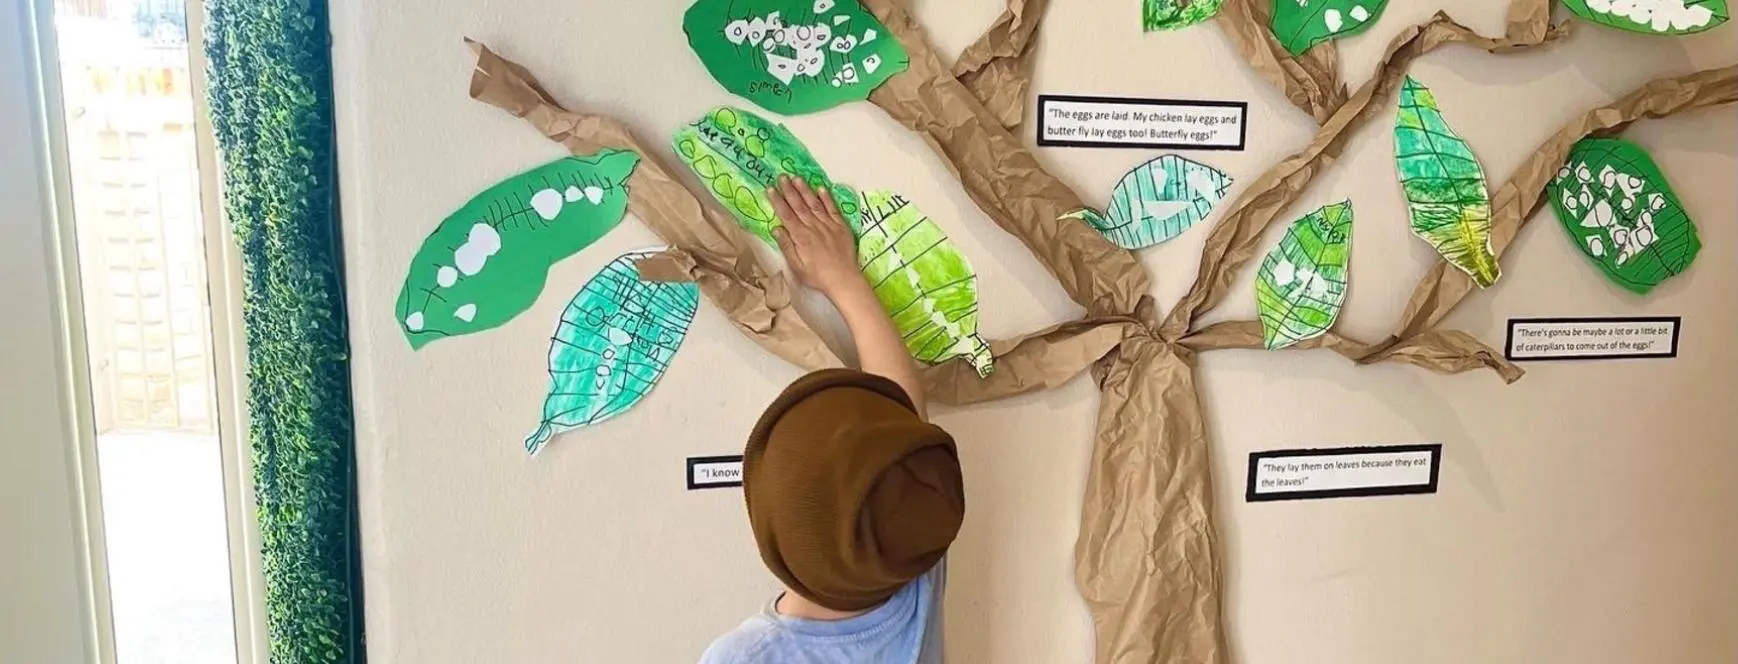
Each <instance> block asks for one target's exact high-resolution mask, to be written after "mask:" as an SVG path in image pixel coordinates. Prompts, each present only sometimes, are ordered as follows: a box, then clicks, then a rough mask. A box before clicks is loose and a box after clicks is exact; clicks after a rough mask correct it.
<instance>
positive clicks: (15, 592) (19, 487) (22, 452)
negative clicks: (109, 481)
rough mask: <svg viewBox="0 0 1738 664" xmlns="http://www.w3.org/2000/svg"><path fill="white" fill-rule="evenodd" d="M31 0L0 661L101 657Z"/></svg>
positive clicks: (10, 190) (1, 559) (1, 282)
mask: <svg viewBox="0 0 1738 664" xmlns="http://www.w3.org/2000/svg"><path fill="white" fill-rule="evenodd" d="M28 4H29V3H26V2H19V1H18V0H0V234H3V236H4V237H5V238H6V241H5V242H0V311H4V312H6V332H5V333H4V335H0V458H4V459H5V461H4V462H3V463H0V660H4V661H8V662H31V663H32V664H37V663H40V664H75V663H80V662H96V661H98V660H97V652H96V635H95V630H96V624H95V614H94V612H93V611H92V609H91V606H92V601H91V599H90V597H91V595H90V576H89V574H90V569H89V567H88V566H87V565H86V564H85V559H86V555H85V551H86V548H85V543H84V540H83V537H84V535H83V532H84V529H83V526H82V524H83V512H82V510H83V507H82V503H81V502H80V496H81V493H80V488H79V483H78V481H77V475H76V473H75V472H74V470H73V468H74V465H75V463H76V454H75V452H74V450H75V449H76V447H75V446H74V445H73V443H72V440H73V434H74V432H73V429H72V426H71V423H72V418H71V416H70V414H71V413H72V404H71V403H70V399H69V395H70V391H69V388H68V374H67V372H66V370H65V369H64V367H63V363H62V361H61V360H62V358H64V357H67V356H68V355H67V349H66V344H65V343H64V342H63V339H64V338H65V336H64V332H63V328H62V326H61V324H60V316H61V311H60V306H59V301H60V297H61V296H60V293H59V285H58V282H59V274H60V268H59V264H58V263H57V262H56V260H55V259H54V256H55V250H54V248H53V247H54V245H53V244H52V242H51V239H50V238H52V237H53V235H54V230H53V229H54V224H53V223H52V216H51V210H53V206H52V201H51V198H50V189H49V187H48V181H47V178H46V177H45V176H44V173H45V172H46V171H47V164H48V159H47V156H46V152H45V150H44V148H46V147H47V139H46V138H45V136H46V128H45V126H44V124H43V121H42V116H41V115H40V106H39V104H40V103H41V100H40V99H39V98H38V95H37V85H38V84H37V81H36V72H35V69H36V65H35V57H36V56H35V50H34V49H35V45H36V41H35V39H34V38H32V37H31V36H30V25H31V14H30V13H29V8H28Z"/></svg>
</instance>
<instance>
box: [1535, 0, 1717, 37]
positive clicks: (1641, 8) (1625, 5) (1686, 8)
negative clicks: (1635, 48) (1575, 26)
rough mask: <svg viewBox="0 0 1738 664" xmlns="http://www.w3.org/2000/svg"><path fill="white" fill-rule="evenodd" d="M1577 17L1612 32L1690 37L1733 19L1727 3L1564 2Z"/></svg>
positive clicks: (1692, 0) (1690, 0) (1673, 0)
mask: <svg viewBox="0 0 1738 664" xmlns="http://www.w3.org/2000/svg"><path fill="white" fill-rule="evenodd" d="M1563 6H1565V7H1568V8H1569V11H1570V12H1571V13H1573V14H1575V15H1576V16H1579V17H1581V18H1582V19H1584V20H1586V21H1588V22H1590V23H1596V24H1599V25H1603V26H1605V27H1608V28H1617V29H1619V30H1627V31H1629V32H1639V33H1642V34H1648V35H1689V34H1695V33H1698V32H1703V31H1706V30H1712V29H1714V28H1715V27H1718V26H1719V25H1720V24H1722V23H1725V22H1726V20H1727V19H1728V18H1730V17H1731V15H1732V14H1731V10H1730V8H1729V7H1728V6H1727V3H1726V0H1563Z"/></svg>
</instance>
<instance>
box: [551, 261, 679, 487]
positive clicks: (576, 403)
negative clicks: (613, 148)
mask: <svg viewBox="0 0 1738 664" xmlns="http://www.w3.org/2000/svg"><path fill="white" fill-rule="evenodd" d="M655 253H657V252H656V251H636V252H630V253H627V254H624V255H622V256H621V257H620V258H617V259H615V260H613V261H610V263H609V264H608V265H605V266H604V268H603V269H602V270H600V271H599V272H598V273H597V276H594V277H592V278H591V280H590V281H587V282H585V286H584V287H582V288H580V289H579V292H578V293H575V294H574V296H573V299H572V300H571V301H569V302H568V303H567V309H566V310H564V311H562V313H561V323H560V324H559V325H557V326H556V328H555V336H554V337H551V339H550V344H549V394H548V396H547V397H545V398H544V401H543V421H542V422H541V423H540V424H539V425H538V427H537V431H536V432H534V433H532V434H531V435H530V436H527V437H526V438H525V451H526V453H529V454H537V453H538V452H541V451H542V450H543V448H544V446H545V445H547V444H548V443H549V440H550V439H551V438H553V437H555V436H557V435H560V434H562V433H564V432H567V431H570V430H573V429H576V428H579V427H583V426H588V425H592V424H597V423H599V422H602V421H604V420H607V419H609V418H611V417H615V416H616V415H619V414H621V413H622V412H623V411H625V410H627V409H629V408H632V407H633V406H634V404H637V403H639V402H640V400H641V399H643V398H645V396H646V393H648V392H651V391H652V387H653V386H655V385H657V383H658V379H660V378H663V376H664V370H665V369H666V368H668V367H669V366H670V360H671V359H673V358H674V357H675V356H676V350H677V349H678V348H680V347H681V346H682V340H683V339H684V338H686V337H687V335H688V325H689V324H690V323H692V322H693V321H694V312H696V311H698V310H699V308H700V287H699V286H697V285H695V284H693V283H676V282H654V281H642V280H640V272H639V269H638V268H637V267H636V266H635V263H636V262H637V261H639V260H640V259H642V258H645V257H648V256H652V255H654V254H655Z"/></svg>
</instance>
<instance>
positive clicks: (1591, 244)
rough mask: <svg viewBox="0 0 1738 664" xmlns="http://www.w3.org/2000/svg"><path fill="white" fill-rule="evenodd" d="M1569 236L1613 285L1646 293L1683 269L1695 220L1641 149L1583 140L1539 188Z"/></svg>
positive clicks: (1694, 240) (1694, 243)
mask: <svg viewBox="0 0 1738 664" xmlns="http://www.w3.org/2000/svg"><path fill="white" fill-rule="evenodd" d="M1546 195H1547V196H1549V197H1550V199H1551V207H1552V209H1553V210H1554V211H1556V213H1557V220H1558V221H1559V222H1561V223H1562V225H1563V230H1565V231H1567V232H1568V233H1569V238H1570V240H1572V241H1574V242H1575V246H1576V247H1578V248H1580V249H1581V253H1582V254H1585V255H1586V256H1587V259H1588V260H1589V261H1592V262H1593V264H1594V265H1595V266H1596V267H1598V268H1599V271H1600V272H1603V273H1605V276H1606V277H1607V278H1609V279H1611V281H1612V282H1613V283H1616V284H1617V285H1619V286H1622V287H1624V288H1627V289H1629V290H1630V291H1633V292H1635V293H1637V294H1641V295H1646V294H1647V293H1648V291H1650V290H1653V287H1654V286H1658V285H1659V284H1660V283H1661V282H1664V281H1665V280H1667V279H1670V278H1672V277H1674V276H1677V275H1678V274H1680V273H1682V272H1683V271H1684V270H1687V269H1689V268H1690V263H1691V262H1693V261H1695V260H1696V255H1697V254H1698V253H1700V252H1701V250H1702V240H1701V238H1700V237H1698V236H1697V234H1696V225H1695V224H1694V223H1692V222H1691V221H1690V216H1689V214H1688V213H1686V212H1685V211H1684V204H1683V203H1682V202H1681V201H1679V200H1678V196H1677V194H1675V193H1672V187H1671V184H1669V183H1668V182H1666V176H1665V174H1664V173H1661V172H1660V168H1659V166H1658V165H1656V164H1654V160H1653V158H1652V157H1649V156H1648V153H1647V151H1646V150H1643V149H1642V148H1641V146H1639V145H1636V144H1634V143H1631V142H1629V141H1625V140H1622V139H1616V138H1586V139H1582V140H1581V141H1580V142H1578V143H1576V144H1575V147H1574V148H1572V149H1570V151H1569V159H1568V160H1567V161H1566V162H1564V164H1563V168H1561V169H1559V170H1558V171H1557V177H1556V178H1555V179H1553V180H1552V181H1551V185H1550V187H1549V188H1547V190H1546Z"/></svg>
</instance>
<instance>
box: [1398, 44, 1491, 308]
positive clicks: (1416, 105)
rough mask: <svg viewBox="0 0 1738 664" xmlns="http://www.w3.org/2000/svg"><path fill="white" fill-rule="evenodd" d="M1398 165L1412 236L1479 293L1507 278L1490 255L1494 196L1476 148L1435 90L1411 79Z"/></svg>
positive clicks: (1405, 92)
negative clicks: (1454, 125)
mask: <svg viewBox="0 0 1738 664" xmlns="http://www.w3.org/2000/svg"><path fill="white" fill-rule="evenodd" d="M1394 160H1395V167H1396V170H1398V171H1399V173H1400V188H1401V190H1402V191H1404V192H1405V194H1406V206H1407V210H1408V211H1409V212H1410V213H1411V216H1412V232H1413V234H1415V235H1417V236H1418V237H1420V238H1423V239H1424V241H1425V242H1429V243H1430V246H1432V247H1435V248H1436V252H1437V253H1438V254H1441V255H1442V257H1443V259H1444V260H1447V261H1448V263H1449V264H1450V265H1453V266H1455V267H1457V268H1460V270H1461V271H1462V272H1465V273H1467V274H1468V275H1470V276H1471V277H1472V279H1473V282H1474V283H1477V284H1478V285H1479V287H1480V288H1489V287H1490V286H1491V284H1494V283H1496V282H1497V279H1498V278H1500V277H1501V276H1502V268H1500V267H1499V266H1498V265H1497V257H1496V253H1495V252H1494V251H1492V250H1491V196H1490V192H1489V190H1488V189H1487V188H1486V185H1485V172H1484V168H1483V167H1481V166H1479V161H1478V157H1475V156H1473V153H1472V148H1471V146H1468V145H1467V144H1466V141H1464V140H1461V138H1460V136H1459V135H1457V134H1455V133H1454V130H1453V129H1450V128H1449V127H1448V123H1447V122H1446V121H1444V120H1443V118H1442V112H1441V111H1440V110H1439V109H1438V108H1437V105H1436V97H1435V96H1434V95H1431V94H1430V89H1429V88H1426V87H1424V86H1423V85H1421V84H1419V82H1418V81H1415V80H1413V79H1412V77H1410V76H1408V77H1406V82H1405V83H1404V84H1403V85H1402V87H1401V89H1400V111H1399V113H1398V114H1396V116H1395V119H1394Z"/></svg>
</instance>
